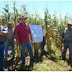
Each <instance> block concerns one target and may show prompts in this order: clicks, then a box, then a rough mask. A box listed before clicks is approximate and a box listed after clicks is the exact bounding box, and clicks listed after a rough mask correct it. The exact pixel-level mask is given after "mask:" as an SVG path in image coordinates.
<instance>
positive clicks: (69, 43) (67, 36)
mask: <svg viewBox="0 0 72 72" xmlns="http://www.w3.org/2000/svg"><path fill="white" fill-rule="evenodd" d="M71 27H72V23H68V25H67V29H65V30H64V32H63V34H62V41H63V43H64V49H63V52H62V59H63V60H66V51H67V48H69V61H71V58H72V28H71Z"/></svg>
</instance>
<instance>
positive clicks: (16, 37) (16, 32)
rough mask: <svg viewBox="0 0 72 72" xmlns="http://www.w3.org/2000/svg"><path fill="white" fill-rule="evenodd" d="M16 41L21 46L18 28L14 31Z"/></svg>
mask: <svg viewBox="0 0 72 72" xmlns="http://www.w3.org/2000/svg"><path fill="white" fill-rule="evenodd" d="M13 34H14V40H15V41H16V42H17V44H19V40H18V28H17V26H16V27H15V29H14V33H13Z"/></svg>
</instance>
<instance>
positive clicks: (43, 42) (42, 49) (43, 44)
mask: <svg viewBox="0 0 72 72" xmlns="http://www.w3.org/2000/svg"><path fill="white" fill-rule="evenodd" d="M44 46H45V37H43V41H42V43H41V51H42V52H44Z"/></svg>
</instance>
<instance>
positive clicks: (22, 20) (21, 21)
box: [19, 17, 27, 24]
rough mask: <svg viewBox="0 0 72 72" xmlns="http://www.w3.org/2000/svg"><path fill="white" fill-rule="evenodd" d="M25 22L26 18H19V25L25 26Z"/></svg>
mask: <svg viewBox="0 0 72 72" xmlns="http://www.w3.org/2000/svg"><path fill="white" fill-rule="evenodd" d="M26 20H27V18H24V17H21V18H19V23H22V24H25V23H26Z"/></svg>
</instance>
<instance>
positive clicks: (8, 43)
mask: <svg viewBox="0 0 72 72" xmlns="http://www.w3.org/2000/svg"><path fill="white" fill-rule="evenodd" d="M6 31H7V32H8V35H7V39H6V44H5V60H7V56H8V50H9V47H11V49H12V58H14V56H15V50H14V34H13V28H12V23H11V22H8V27H7V29H6Z"/></svg>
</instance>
